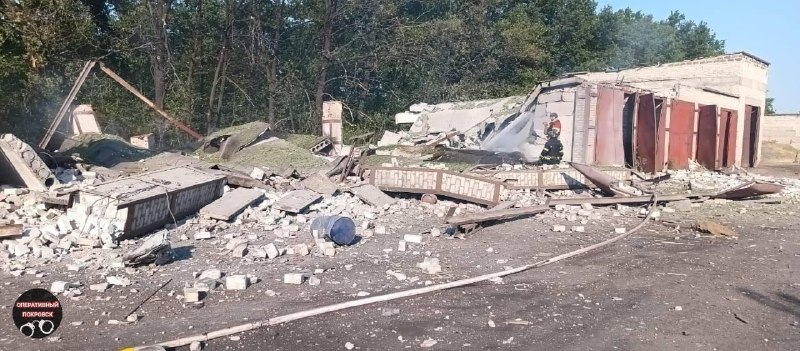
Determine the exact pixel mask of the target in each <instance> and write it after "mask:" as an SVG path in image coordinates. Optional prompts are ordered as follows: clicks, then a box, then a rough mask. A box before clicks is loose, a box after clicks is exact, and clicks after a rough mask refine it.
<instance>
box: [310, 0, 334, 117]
mask: <svg viewBox="0 0 800 351" xmlns="http://www.w3.org/2000/svg"><path fill="white" fill-rule="evenodd" d="M324 2H325V15H324V18H323V21H324V22H323V23H322V50H321V52H320V55H319V58H318V64H319V67H318V69H317V89H316V92H315V94H314V102H315V105H314V106H315V108H316V111H315V113H314V114H312V119H311V121H310V123H309V126H310V127H311V128H313V130H316V129H319V128H318V127H321V126H322V103H323V101H324V94H325V82H326V80H327V79H328V78H327V74H328V64H329V62H330V59H331V42H332V41H333V13H334V11H335V10H336V0H324Z"/></svg>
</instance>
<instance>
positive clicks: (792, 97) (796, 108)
mask: <svg viewBox="0 0 800 351" xmlns="http://www.w3.org/2000/svg"><path fill="white" fill-rule="evenodd" d="M596 1H597V6H598V9H600V8H603V7H604V6H606V5H611V7H613V8H614V9H624V8H626V7H630V8H631V9H632V10H634V11H637V10H641V11H642V12H644V13H648V14H652V15H653V16H654V17H655V18H656V19H665V18H666V17H667V16H669V13H670V11H672V10H678V11H680V12H681V13H683V14H684V15H686V19H688V20H692V21H695V22H700V21H705V22H706V23H708V26H709V27H711V29H712V30H713V31H714V32H715V33H716V34H717V38H718V39H723V40H725V50H726V51H727V52H736V51H747V52H749V53H751V54H753V55H756V56H758V57H760V58H762V59H764V60H766V61H768V62H769V63H770V64H771V66H770V69H769V92H767V96H770V97H773V98H775V111H776V112H778V113H796V112H800V88H799V87H798V86H800V85H799V84H800V1H798V0H762V1H753V0H750V1H746V0H670V1H641V0H639V1H634V0H596Z"/></svg>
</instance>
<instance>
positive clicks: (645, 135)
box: [396, 52, 769, 172]
mask: <svg viewBox="0 0 800 351" xmlns="http://www.w3.org/2000/svg"><path fill="white" fill-rule="evenodd" d="M768 69H769V63H768V62H766V61H764V60H762V59H760V58H758V57H756V56H754V55H751V54H749V53H746V52H739V53H733V54H727V55H722V56H717V57H709V58H703V59H697V60H688V61H682V62H674V63H667V64H661V65H657V66H650V67H641V68H634V69H627V70H621V71H615V72H587V73H575V74H570V75H568V76H565V77H561V78H559V79H556V80H552V81H548V82H543V83H541V84H539V85H537V86H536V87H535V88H534V89H533V91H532V92H531V93H530V94H529V95H528V97H527V98H525V99H524V101H523V102H522V103H519V104H518V107H517V108H516V109H515V110H509V109H508V108H506V109H497V108H494V109H493V108H491V107H487V106H492V105H491V103H492V102H493V103H494V105H498V106H503V107H508V106H510V105H509V104H508V103H507V102H509V101H516V100H515V99H518V98H519V97H510V98H506V99H499V100H492V101H490V102H489V103H483V105H487V106H476V107H475V108H474V109H470V111H472V112H473V113H474V114H480V115H481V116H482V117H483V119H480V118H477V117H476V118H472V119H468V121H466V122H461V121H460V120H459V123H457V125H453V124H456V123H453V121H456V120H457V119H460V117H463V116H464V113H462V112H463V111H459V109H456V108H454V107H453V108H450V109H449V111H447V112H449V113H446V112H445V111H442V110H447V107H448V106H446V104H445V105H442V104H440V105H428V106H434V107H435V108H433V109H431V108H428V109H427V110H426V109H424V108H419V107H416V109H417V110H416V111H415V110H414V109H412V110H411V111H410V112H406V113H402V114H399V115H398V116H397V118H396V120H397V122H398V123H403V122H405V123H409V122H413V123H414V125H413V126H412V128H411V132H415V131H419V130H425V126H420V124H427V125H445V126H447V127H448V128H449V127H452V128H454V129H456V130H458V131H460V132H469V133H466V135H465V138H467V139H470V138H477V140H476V143H477V144H479V146H478V148H480V149H482V150H488V151H498V152H520V153H521V154H522V155H524V158H525V159H527V160H529V161H532V160H535V159H537V158H538V156H539V154H540V152H541V150H542V148H543V147H544V143H545V139H546V138H545V136H544V135H545V133H544V129H545V125H546V122H547V121H548V116H549V115H550V114H551V113H557V114H558V116H559V119H560V121H561V123H562V130H561V135H560V139H561V141H562V143H563V144H564V160H565V161H573V162H580V163H587V164H594V165H600V166H627V167H631V168H637V169H641V170H643V171H648V172H657V171H660V170H663V169H665V168H673V169H681V168H686V167H687V166H688V165H689V161H690V160H696V161H697V162H698V163H700V164H702V165H703V166H705V167H707V168H709V169H720V168H725V167H731V166H734V165H736V166H743V167H754V166H756V165H757V164H758V162H759V159H760V154H761V148H760V147H759V146H760V144H761V140H762V136H761V133H760V130H761V129H762V125H763V118H762V116H763V111H764V107H765V101H766V89H767V74H768ZM462 105H463V104H462ZM454 106H456V105H454ZM414 115H419V116H414ZM409 117H415V118H409ZM434 119H437V122H435V123H433V122H432V121H433V120H434ZM440 119H441V120H440ZM462 120H463V119H462ZM448 121H449V122H448ZM476 121H477V122H476ZM467 122H468V123H467ZM439 129H442V131H443V130H444V129H447V128H439ZM437 131H438V129H437Z"/></svg>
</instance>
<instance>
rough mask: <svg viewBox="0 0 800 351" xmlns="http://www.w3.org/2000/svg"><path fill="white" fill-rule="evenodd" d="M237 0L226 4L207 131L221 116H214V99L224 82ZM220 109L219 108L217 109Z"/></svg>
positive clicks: (210, 97) (212, 84)
mask: <svg viewBox="0 0 800 351" xmlns="http://www.w3.org/2000/svg"><path fill="white" fill-rule="evenodd" d="M234 2H235V0H229V1H226V6H225V29H224V30H223V33H222V38H221V39H222V46H221V47H220V49H219V55H218V56H217V68H216V69H215V70H214V79H213V80H212V82H211V91H210V92H209V93H208V110H206V133H209V134H210V133H211V132H213V131H214V129H215V128H216V127H217V125H216V122H217V121H218V120H219V117H218V116H217V118H215V116H214V111H215V108H214V99H215V98H217V87H218V86H219V85H220V84H224V83H223V80H224V72H225V69H226V68H227V67H226V63H225V62H226V60H227V56H228V46H229V40H230V36H231V27H233V3H234ZM216 110H217V111H219V109H216Z"/></svg>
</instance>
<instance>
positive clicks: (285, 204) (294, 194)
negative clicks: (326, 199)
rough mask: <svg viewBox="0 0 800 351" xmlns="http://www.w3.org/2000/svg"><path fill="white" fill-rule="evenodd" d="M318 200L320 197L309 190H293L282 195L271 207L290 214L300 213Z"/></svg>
mask: <svg viewBox="0 0 800 351" xmlns="http://www.w3.org/2000/svg"><path fill="white" fill-rule="evenodd" d="M320 199H322V195H320V194H317V193H315V192H313V191H311V190H295V191H291V192H289V193H287V194H286V195H284V196H283V197H282V198H281V199H280V200H278V201H277V202H276V203H275V205H273V206H272V207H274V208H276V209H279V210H281V211H286V212H290V213H300V212H302V211H303V210H304V209H306V208H307V207H308V206H310V205H311V204H313V203H315V202H317V201H319V200H320Z"/></svg>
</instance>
